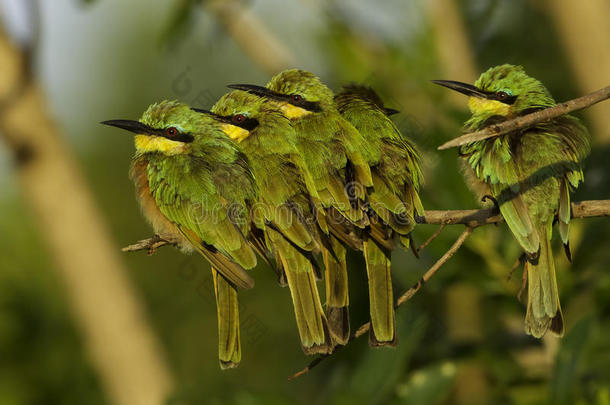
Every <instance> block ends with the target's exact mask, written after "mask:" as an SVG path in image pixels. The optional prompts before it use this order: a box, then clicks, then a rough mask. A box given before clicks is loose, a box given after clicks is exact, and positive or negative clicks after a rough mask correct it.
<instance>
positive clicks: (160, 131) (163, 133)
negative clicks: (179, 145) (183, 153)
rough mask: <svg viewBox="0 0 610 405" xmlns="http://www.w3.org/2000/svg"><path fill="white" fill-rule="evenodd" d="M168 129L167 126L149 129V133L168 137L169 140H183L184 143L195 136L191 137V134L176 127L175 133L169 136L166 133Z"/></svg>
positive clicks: (191, 140) (190, 140) (192, 139)
mask: <svg viewBox="0 0 610 405" xmlns="http://www.w3.org/2000/svg"><path fill="white" fill-rule="evenodd" d="M168 129H169V128H163V129H151V131H150V134H151V135H156V136H160V137H163V138H165V139H169V140H171V141H177V142H184V143H190V142H193V141H194V140H195V138H193V135H191V134H187V133H184V132H181V131H180V130H179V129H178V128H176V131H177V132H176V135H174V136H169V135H168V133H167V130H168Z"/></svg>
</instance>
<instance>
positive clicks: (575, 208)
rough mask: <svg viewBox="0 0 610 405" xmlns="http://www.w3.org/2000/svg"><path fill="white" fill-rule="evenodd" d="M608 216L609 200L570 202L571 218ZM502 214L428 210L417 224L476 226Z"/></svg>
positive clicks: (488, 210)
mask: <svg viewBox="0 0 610 405" xmlns="http://www.w3.org/2000/svg"><path fill="white" fill-rule="evenodd" d="M607 216H610V200H589V201H580V202H573V203H572V218H592V217H607ZM502 221H503V219H502V216H501V215H500V214H499V213H498V212H497V210H496V209H495V208H483V209H480V210H452V211H435V210H428V211H426V215H425V216H424V217H423V218H418V219H417V222H418V223H419V224H437V225H440V224H446V225H457V224H463V225H468V226H471V227H477V226H482V225H487V224H493V223H497V222H502Z"/></svg>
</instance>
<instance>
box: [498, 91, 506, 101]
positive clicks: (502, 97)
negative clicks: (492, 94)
mask: <svg viewBox="0 0 610 405" xmlns="http://www.w3.org/2000/svg"><path fill="white" fill-rule="evenodd" d="M496 97H497V98H498V100H500V101H502V100H506V99H507V98H508V94H507V93H506V92H505V91H499V92H497V93H496Z"/></svg>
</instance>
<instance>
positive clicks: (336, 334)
mask: <svg viewBox="0 0 610 405" xmlns="http://www.w3.org/2000/svg"><path fill="white" fill-rule="evenodd" d="M330 243H331V246H330V247H331V248H332V249H333V252H330V251H329V250H327V249H324V250H323V251H322V256H323V259H324V266H325V268H326V314H327V316H328V327H329V330H330V334H331V335H332V338H333V340H334V342H335V343H336V344H340V345H345V344H347V342H348V340H349V293H348V282H347V263H346V258H345V254H346V249H345V246H343V244H342V243H341V242H340V241H339V240H338V239H336V238H335V237H331V241H330Z"/></svg>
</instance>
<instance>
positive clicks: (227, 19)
mask: <svg viewBox="0 0 610 405" xmlns="http://www.w3.org/2000/svg"><path fill="white" fill-rule="evenodd" d="M203 4H205V5H206V7H207V9H208V11H209V12H210V13H212V15H213V16H214V17H215V18H216V19H217V20H218V21H219V22H220V23H221V24H222V26H223V27H224V28H225V30H226V31H227V34H228V35H229V36H230V37H232V38H233V40H234V41H235V42H236V43H237V45H239V46H240V47H241V48H242V50H243V51H244V52H245V53H246V55H248V56H249V57H250V59H252V61H254V62H255V63H256V64H257V65H258V66H260V67H261V68H262V69H263V70H264V71H265V72H266V73H267V74H269V75H275V74H276V73H279V72H281V71H282V70H284V69H288V68H295V67H298V66H297V65H296V58H295V57H294V55H293V54H292V52H291V51H290V49H289V48H288V47H286V46H285V45H284V44H283V43H282V42H281V41H279V40H277V39H276V38H275V37H274V36H273V34H272V33H271V32H269V31H268V30H267V27H265V25H264V24H263V23H262V22H261V21H260V20H259V19H258V18H257V17H256V16H255V15H254V14H253V13H252V12H251V11H250V9H249V5H248V4H245V2H243V1H241V0H209V1H206V2H204V3H203Z"/></svg>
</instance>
